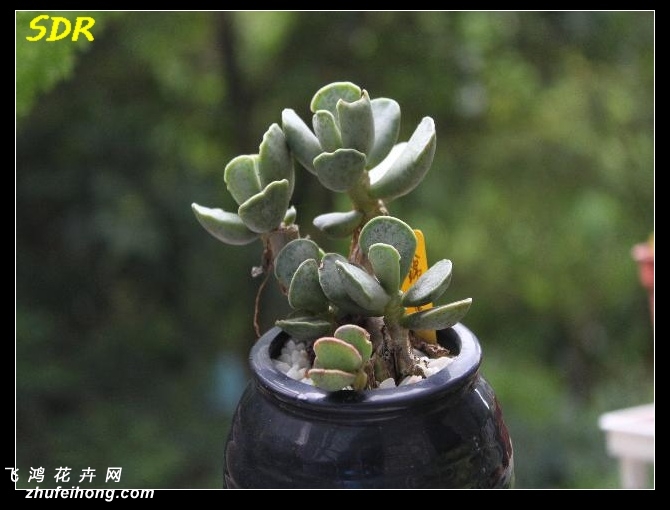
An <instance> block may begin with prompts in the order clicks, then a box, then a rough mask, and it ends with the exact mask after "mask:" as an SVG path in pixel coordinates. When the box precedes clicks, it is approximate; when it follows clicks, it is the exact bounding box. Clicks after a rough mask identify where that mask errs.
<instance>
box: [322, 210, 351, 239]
mask: <svg viewBox="0 0 670 510" xmlns="http://www.w3.org/2000/svg"><path fill="white" fill-rule="evenodd" d="M362 219H363V213H361V212H359V211H356V210H351V211H348V212H332V213H326V214H321V215H320V216H317V217H316V218H314V221H313V222H312V223H313V224H314V226H315V227H316V228H318V229H319V230H320V231H321V232H323V233H324V234H327V235H328V236H330V237H347V236H349V235H351V233H352V232H353V231H354V230H356V227H358V226H359V225H360V224H361V220H362Z"/></svg>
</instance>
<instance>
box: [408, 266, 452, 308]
mask: <svg viewBox="0 0 670 510" xmlns="http://www.w3.org/2000/svg"><path fill="white" fill-rule="evenodd" d="M449 283H451V261H450V260H447V259H443V260H440V261H439V262H436V263H435V264H433V265H432V266H431V267H430V268H429V269H428V270H427V271H426V272H425V273H423V274H422V275H421V276H420V277H419V279H418V280H417V281H415V282H414V284H413V285H412V286H411V287H410V288H409V289H407V292H405V295H404V296H403V297H402V304H403V306H423V305H427V304H428V303H432V302H433V301H435V300H436V299H438V298H439V297H440V296H441V295H442V294H444V291H445V290H447V287H449Z"/></svg>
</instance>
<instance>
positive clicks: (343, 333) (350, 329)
mask: <svg viewBox="0 0 670 510" xmlns="http://www.w3.org/2000/svg"><path fill="white" fill-rule="evenodd" d="M333 336H334V337H335V338H339V339H340V340H344V341H345V342H348V343H350V344H351V345H353V346H354V347H355V348H356V350H358V352H359V354H360V355H361V358H363V362H366V361H368V360H369V359H370V356H372V342H370V333H368V332H367V331H366V330H365V329H363V328H362V327H360V326H357V325H356V324H344V325H342V326H340V327H339V328H337V329H336V330H335V333H333Z"/></svg>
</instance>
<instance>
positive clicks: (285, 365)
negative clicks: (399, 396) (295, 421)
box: [272, 340, 454, 389]
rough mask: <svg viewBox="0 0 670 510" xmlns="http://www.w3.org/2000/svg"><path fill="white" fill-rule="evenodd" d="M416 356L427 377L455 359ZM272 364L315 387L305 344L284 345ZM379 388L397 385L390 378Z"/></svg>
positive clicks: (407, 380) (408, 381)
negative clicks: (308, 373) (311, 377)
mask: <svg viewBox="0 0 670 510" xmlns="http://www.w3.org/2000/svg"><path fill="white" fill-rule="evenodd" d="M414 355H415V356H416V357H417V358H418V360H419V363H420V364H421V366H422V367H423V372H424V374H426V377H430V376H431V375H433V374H436V373H437V372H439V371H440V370H442V369H443V368H444V367H446V366H448V365H449V364H450V363H452V362H453V361H454V358H451V357H442V358H434V359H433V358H429V357H427V356H426V355H425V354H424V353H422V352H421V351H417V350H414ZM272 363H273V364H274V366H275V368H276V369H277V370H279V371H280V372H282V373H284V374H286V375H287V376H289V377H290V378H291V379H295V380H296V381H300V382H303V383H305V384H310V385H312V386H314V383H313V382H312V380H311V379H310V378H309V377H307V376H306V373H307V371H308V370H309V369H310V368H311V365H310V362H309V358H308V356H307V346H306V345H305V343H303V342H295V341H293V340H289V341H288V342H286V343H285V344H284V347H282V350H281V354H280V355H279V357H278V358H275V359H273V360H272ZM422 380H423V378H422V377H420V376H418V375H413V376H409V377H405V379H403V380H402V381H400V385H399V386H404V385H406V384H414V383H416V382H419V381H422ZM379 387H380V388H382V389H386V388H395V387H396V384H395V381H394V380H393V379H391V378H390V377H389V378H388V379H386V380H384V381H382V382H381V383H380V384H379Z"/></svg>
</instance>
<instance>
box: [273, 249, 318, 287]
mask: <svg viewBox="0 0 670 510" xmlns="http://www.w3.org/2000/svg"><path fill="white" fill-rule="evenodd" d="M309 259H314V260H316V261H317V262H318V260H319V246H318V245H317V244H316V243H315V242H314V241H311V240H309V239H294V240H293V241H290V242H288V243H286V245H285V246H284V247H283V248H282V249H281V250H280V251H279V253H278V254H277V256H276V257H275V261H274V265H275V277H276V278H277V280H279V283H281V284H282V285H283V286H284V287H285V288H287V289H288V288H289V287H290V285H291V280H292V279H293V275H294V274H295V272H296V271H297V269H298V267H300V264H302V263H303V262H304V261H305V260H309Z"/></svg>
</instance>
